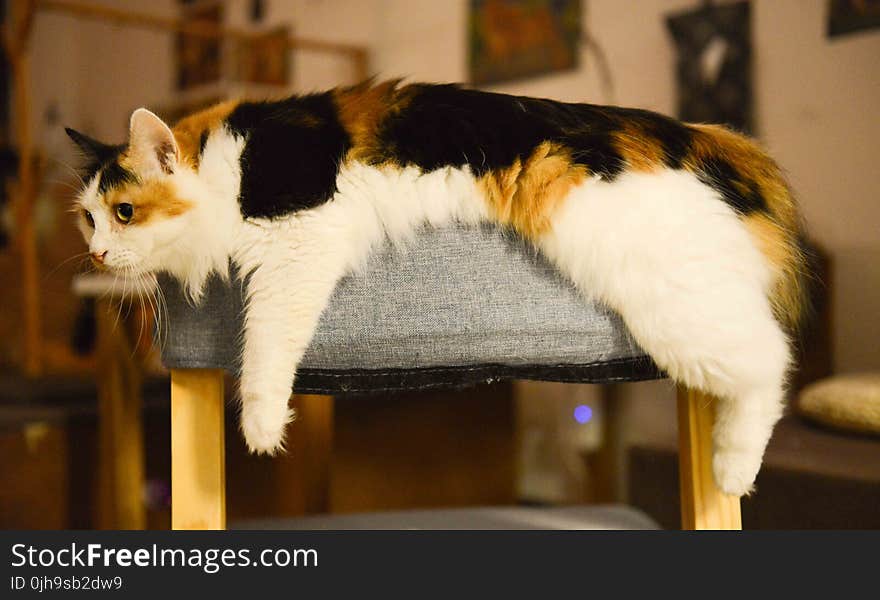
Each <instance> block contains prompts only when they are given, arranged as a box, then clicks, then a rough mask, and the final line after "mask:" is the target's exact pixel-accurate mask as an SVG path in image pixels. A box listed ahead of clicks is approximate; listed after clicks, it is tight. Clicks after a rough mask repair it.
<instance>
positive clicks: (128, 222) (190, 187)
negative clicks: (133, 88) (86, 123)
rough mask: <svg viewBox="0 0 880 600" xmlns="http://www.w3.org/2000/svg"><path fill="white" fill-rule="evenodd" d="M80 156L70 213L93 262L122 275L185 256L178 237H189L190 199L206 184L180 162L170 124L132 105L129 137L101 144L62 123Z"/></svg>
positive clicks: (164, 266) (166, 266) (172, 266)
mask: <svg viewBox="0 0 880 600" xmlns="http://www.w3.org/2000/svg"><path fill="white" fill-rule="evenodd" d="M67 134H68V135H69V136H70V138H71V139H72V140H73V141H74V142H75V143H76V145H77V146H79V148H80V150H81V151H82V152H83V153H84V155H85V157H86V159H87V160H88V166H87V168H86V176H85V177H84V179H83V181H84V188H83V190H82V191H81V192H80V193H79V195H78V197H77V201H76V207H75V211H76V213H77V215H78V223H79V228H80V231H81V232H82V234H83V237H84V238H85V240H86V243H87V244H88V245H89V253H90V254H91V257H92V260H93V262H94V263H95V264H96V265H98V266H99V267H102V268H105V269H108V270H111V271H115V272H120V273H126V274H141V273H149V272H156V271H162V270H167V271H172V272H173V271H176V270H179V265H178V264H176V263H180V262H181V261H187V260H192V259H193V257H191V256H185V254H186V252H185V251H184V250H185V249H187V248H191V247H192V246H193V244H191V243H189V244H186V243H184V242H185V241H186V238H187V236H188V235H192V231H191V227H190V226H191V225H192V221H193V214H194V212H195V210H196V208H197V204H198V202H199V200H200V199H201V197H203V196H204V195H205V194H206V193H207V190H205V189H203V186H202V187H200V185H199V179H198V177H196V174H195V171H194V170H193V168H192V167H191V166H189V165H188V163H187V162H186V161H185V160H182V157H181V154H180V149H179V147H178V144H177V141H176V140H175V137H174V134H173V133H172V131H171V129H170V128H169V127H168V125H166V124H165V123H164V122H163V121H162V120H161V119H160V118H159V117H157V116H156V115H154V114H153V113H151V112H150V111H148V110H146V109H144V108H140V109H138V110H136V111H135V112H134V113H133V114H132V116H131V122H130V130H129V140H128V143H127V144H124V145H108V144H104V143H102V142H99V141H97V140H94V139H92V138H90V137H88V136H86V135H84V134H82V133H79V132H77V131H74V130H72V129H67Z"/></svg>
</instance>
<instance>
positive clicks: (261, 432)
mask: <svg viewBox="0 0 880 600" xmlns="http://www.w3.org/2000/svg"><path fill="white" fill-rule="evenodd" d="M284 233H286V232H283V231H282V232H273V234H272V235H268V236H266V238H281V239H272V241H268V239H263V240H260V242H259V243H257V244H255V245H254V246H253V247H254V248H255V249H257V250H258V255H257V256H253V255H254V254H256V252H252V253H251V254H252V256H250V257H246V258H245V260H243V261H241V268H242V272H249V273H250V277H249V278H248V281H247V293H246V307H245V319H244V335H243V347H242V355H241V381H240V395H241V430H242V433H243V435H244V439H245V442H246V443H247V446H248V449H249V450H250V451H251V452H253V453H258V454H269V455H274V454H277V453H278V452H281V451H283V450H284V442H285V431H286V426H287V424H288V423H289V422H290V421H291V420H292V418H293V411H292V410H291V409H290V408H289V406H288V400H289V399H290V396H291V393H292V389H293V383H294V379H295V375H296V369H297V366H298V364H299V361H300V360H301V359H302V357H303V355H304V354H305V351H306V349H307V348H308V345H309V343H310V342H311V339H312V336H313V335H314V332H315V329H316V328H317V325H318V321H319V318H320V316H321V313H322V311H323V310H324V308H325V307H326V305H327V302H328V301H329V298H330V296H331V294H332V293H333V290H334V289H335V287H336V284H337V282H338V281H339V279H340V278H341V277H342V276H343V275H344V274H345V270H346V264H345V262H346V261H345V260H344V258H343V257H342V256H340V255H339V253H338V252H334V251H333V250H332V249H329V250H328V249H326V245H327V244H328V243H329V242H328V241H327V240H326V239H320V238H319V237H318V236H315V235H312V236H305V237H304V239H301V238H300V237H299V236H297V239H296V240H295V241H291V240H287V239H285V236H284ZM316 237H318V239H316Z"/></svg>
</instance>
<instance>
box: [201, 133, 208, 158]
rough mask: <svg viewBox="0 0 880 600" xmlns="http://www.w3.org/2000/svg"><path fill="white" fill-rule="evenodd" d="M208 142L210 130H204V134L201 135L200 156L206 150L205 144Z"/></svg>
mask: <svg viewBox="0 0 880 600" xmlns="http://www.w3.org/2000/svg"><path fill="white" fill-rule="evenodd" d="M207 143H208V130H207V129H206V130H205V131H203V132H202V135H200V136H199V158H201V156H202V154H203V153H204V152H205V144H207Z"/></svg>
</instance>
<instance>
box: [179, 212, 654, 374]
mask: <svg viewBox="0 0 880 600" xmlns="http://www.w3.org/2000/svg"><path fill="white" fill-rule="evenodd" d="M163 287H164V288H165V292H166V297H167V302H168V313H169V323H168V327H167V329H166V331H167V336H168V337H167V339H166V340H165V341H164V343H163V359H164V362H165V364H166V365H167V366H168V367H171V368H218V367H222V368H226V369H229V370H233V371H234V370H235V369H236V364H237V357H238V355H239V340H240V335H239V334H240V328H241V307H242V290H241V284H240V283H239V282H238V280H236V281H235V282H234V283H233V284H232V285H231V286H230V285H227V284H225V283H223V282H221V281H219V280H214V281H212V282H211V284H210V289H209V291H208V293H207V296H206V298H205V300H204V301H203V303H202V304H201V305H200V306H199V307H198V308H194V307H192V306H190V305H188V304H187V302H186V301H185V300H184V299H183V297H182V295H181V293H180V290H179V289H178V288H177V287H176V285H175V284H173V283H172V282H170V281H163ZM585 368H586V369H587V370H588V371H589V372H587V371H584V369H585ZM572 369H574V370H572ZM300 373H301V375H302V376H301V377H300V382H301V383H303V382H305V383H304V385H305V388H303V387H301V386H300V385H297V389H299V390H301V391H305V389H308V390H311V391H375V390H378V389H380V388H381V389H383V390H384V389H386V388H388V387H394V388H414V387H419V388H422V387H432V386H433V385H432V382H434V381H439V380H442V379H446V380H447V381H446V382H445V383H454V381H455V380H456V379H458V380H461V381H462V382H463V383H471V382H474V381H482V380H487V379H489V380H491V379H497V378H503V377H512V376H520V377H532V378H546V379H556V380H577V381H608V380H613V379H627V380H629V379H643V378H648V377H657V376H658V375H659V374H658V373H657V371H656V369H655V368H654V367H653V364H652V363H651V362H650V360H648V359H646V358H645V357H644V353H643V352H642V351H641V349H640V348H639V347H638V346H637V344H636V343H635V342H634V341H633V340H632V338H631V336H630V335H629V333H628V332H627V330H626V328H625V326H624V325H623V323H622V322H621V320H620V318H619V317H618V316H617V315H615V314H614V313H612V312H611V311H609V310H607V309H605V308H603V307H600V306H596V305H594V304H591V303H589V302H586V301H585V300H584V299H583V298H582V297H581V296H580V295H579V294H578V293H577V292H576V291H575V289H574V288H573V287H572V285H571V284H570V283H569V282H568V281H566V280H564V279H563V278H561V277H560V275H559V274H558V273H557V272H556V271H555V270H554V268H553V267H552V266H550V265H549V264H548V263H547V262H546V261H545V260H543V259H542V258H540V257H539V256H537V255H536V254H535V252H534V250H532V249H531V248H529V247H528V246H527V245H525V244H524V243H523V242H522V241H521V240H519V239H517V238H515V237H512V236H511V235H510V234H507V233H505V232H503V231H501V230H498V229H492V228H461V227H453V228H449V229H440V230H434V229H426V230H424V231H422V232H420V233H419V234H418V235H417V237H416V239H415V240H413V241H412V242H410V243H409V244H408V245H407V246H406V247H405V248H393V247H391V246H388V247H386V248H385V249H383V250H381V251H379V252H377V253H376V254H375V255H374V256H373V257H371V259H370V260H369V262H368V264H367V267H366V268H365V269H364V270H363V271H362V272H359V273H353V274H351V275H349V276H348V277H346V278H345V279H344V280H343V281H342V282H341V283H340V284H339V287H338V288H337V290H336V292H335V294H334V296H333V298H332V300H331V302H330V305H329V307H328V308H327V310H326V311H325V313H324V314H323V316H322V318H321V323H320V326H319V328H318V331H317V333H316V334H315V337H314V339H313V342H312V344H311V346H310V348H309V350H308V352H307V354H306V356H305V358H304V359H303V362H302V365H301V370H300ZM352 374H359V375H361V376H363V375H365V374H366V375H368V376H373V377H374V379H372V380H367V381H366V382H365V381H364V380H363V377H360V379H358V382H357V383H353V382H354V380H353V379H351V377H352ZM389 374H390V375H389ZM310 376H320V378H321V381H322V383H321V384H320V385H312V384H311V383H308V382H309V380H310ZM401 376H403V377H405V378H407V377H408V379H407V380H406V381H401V380H400V377H401ZM313 383H314V382H313Z"/></svg>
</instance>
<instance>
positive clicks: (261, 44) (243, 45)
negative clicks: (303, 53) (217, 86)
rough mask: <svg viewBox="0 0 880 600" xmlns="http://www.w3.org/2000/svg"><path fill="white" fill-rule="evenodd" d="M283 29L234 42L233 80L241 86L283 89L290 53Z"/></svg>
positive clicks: (285, 28) (287, 72) (287, 76)
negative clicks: (245, 84)
mask: <svg viewBox="0 0 880 600" xmlns="http://www.w3.org/2000/svg"><path fill="white" fill-rule="evenodd" d="M289 38H290V32H289V30H288V28H287V27H284V26H282V27H278V28H276V29H274V30H272V31H269V32H267V33H263V34H260V35H259V36H257V37H255V38H253V39H250V40H246V41H245V40H243V41H238V42H236V43H235V58H234V60H233V61H232V62H233V64H234V68H235V73H234V74H233V77H234V79H235V80H236V81H240V82H242V83H256V84H264V85H278V86H286V85H287V84H288V79H289V75H288V74H289V72H290V69H289V66H290V60H289V57H290V51H289V49H288V47H287V40H288V39H289Z"/></svg>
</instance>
